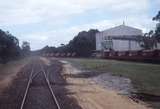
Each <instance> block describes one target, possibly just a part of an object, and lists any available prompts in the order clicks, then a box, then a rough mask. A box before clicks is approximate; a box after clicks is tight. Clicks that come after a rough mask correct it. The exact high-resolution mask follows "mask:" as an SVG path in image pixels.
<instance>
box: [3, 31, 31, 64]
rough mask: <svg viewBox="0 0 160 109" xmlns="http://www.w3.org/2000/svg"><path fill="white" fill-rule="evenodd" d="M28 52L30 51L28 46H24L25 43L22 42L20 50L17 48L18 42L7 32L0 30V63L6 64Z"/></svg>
mask: <svg viewBox="0 0 160 109" xmlns="http://www.w3.org/2000/svg"><path fill="white" fill-rule="evenodd" d="M27 44H28V42H27ZM27 47H29V49H28V48H27ZM28 51H30V45H29V44H28V45H26V42H23V44H22V48H21V47H20V46H19V40H18V39H17V38H16V37H15V36H13V35H12V34H10V33H9V32H8V31H7V32H5V31H3V30H1V29H0V63H6V62H8V61H10V60H14V59H17V58H19V57H23V56H24V54H26V52H28Z"/></svg>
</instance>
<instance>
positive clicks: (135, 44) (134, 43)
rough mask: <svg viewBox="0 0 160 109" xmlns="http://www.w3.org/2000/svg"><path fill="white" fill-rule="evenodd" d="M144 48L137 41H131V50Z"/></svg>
mask: <svg viewBox="0 0 160 109" xmlns="http://www.w3.org/2000/svg"><path fill="white" fill-rule="evenodd" d="M141 49H142V47H141V46H140V44H139V43H138V42H137V41H131V50H141Z"/></svg>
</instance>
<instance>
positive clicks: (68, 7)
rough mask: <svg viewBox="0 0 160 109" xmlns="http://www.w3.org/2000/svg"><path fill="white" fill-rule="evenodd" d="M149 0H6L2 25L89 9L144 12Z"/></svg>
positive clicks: (0, 16)
mask: <svg viewBox="0 0 160 109" xmlns="http://www.w3.org/2000/svg"><path fill="white" fill-rule="evenodd" d="M147 7H148V0H134V1H133V0H118V1H115V0H99V1H97V0H59V1H57V0H26V1H22V0H12V1H10V0H5V1H4V2H1V5H0V10H1V11H0V12H1V14H0V23H1V25H17V24H28V23H38V22H42V21H48V20H51V19H52V20H54V21H55V22H56V21H63V20H66V19H67V18H68V17H71V16H73V15H75V14H80V13H86V12H87V11H88V10H93V11H94V10H111V11H116V12H117V11H118V12H119V11H125V10H127V11H128V12H142V11H145V10H147V9H148V8H147Z"/></svg>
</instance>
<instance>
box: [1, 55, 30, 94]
mask: <svg viewBox="0 0 160 109" xmlns="http://www.w3.org/2000/svg"><path fill="white" fill-rule="evenodd" d="M29 61H30V59H28V58H26V59H23V60H18V61H13V62H9V63H7V64H4V65H2V64H0V93H1V92H2V91H3V90H4V89H5V88H7V87H9V86H10V85H11V83H12V81H13V80H14V79H15V78H16V76H17V73H18V72H19V71H20V70H21V69H22V67H24V66H25V65H26V64H27V63H28V62H29Z"/></svg>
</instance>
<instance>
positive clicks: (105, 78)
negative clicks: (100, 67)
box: [92, 73, 135, 95]
mask: <svg viewBox="0 0 160 109" xmlns="http://www.w3.org/2000/svg"><path fill="white" fill-rule="evenodd" d="M92 79H93V80H94V81H95V82H96V83H97V84H100V85H101V86H103V87H104V88H107V89H111V90H116V91H118V92H119V93H121V94H125V95H130V94H131V92H135V89H134V88H133V86H132V84H131V80H130V79H128V78H124V77H119V76H113V75H111V74H109V73H103V74H102V75H99V76H97V77H93V78H92Z"/></svg>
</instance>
